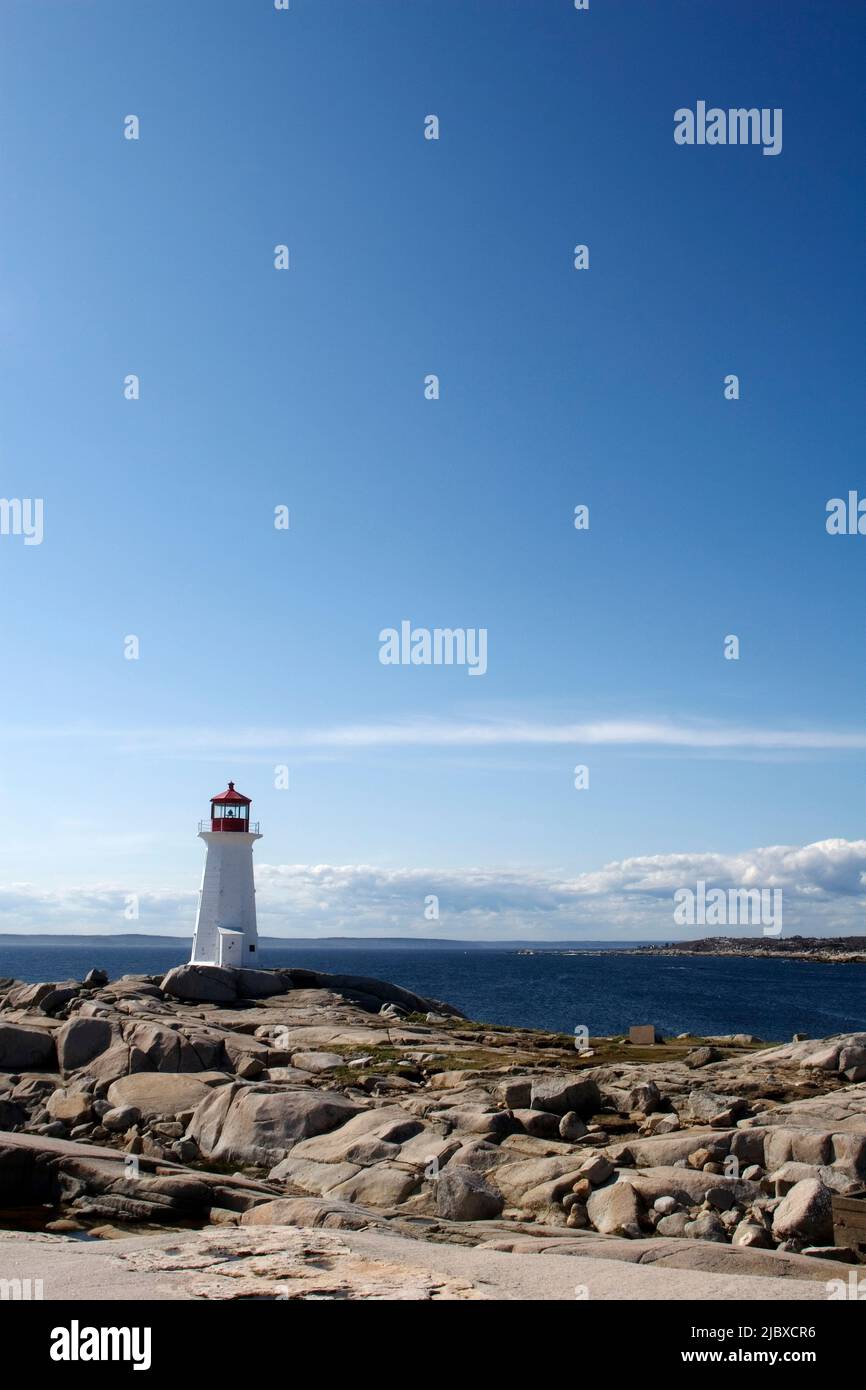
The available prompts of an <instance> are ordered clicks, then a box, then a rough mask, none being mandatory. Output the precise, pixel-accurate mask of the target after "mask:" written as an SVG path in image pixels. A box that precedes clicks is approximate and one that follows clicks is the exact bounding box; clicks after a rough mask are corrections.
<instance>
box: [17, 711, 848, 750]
mask: <svg viewBox="0 0 866 1390" xmlns="http://www.w3.org/2000/svg"><path fill="white" fill-rule="evenodd" d="M6 733H7V736H8V737H10V738H14V739H23V738H38V739H40V740H45V739H75V740H77V741H81V740H88V739H92V740H96V741H103V742H110V743H112V744H114V745H117V746H119V747H125V748H136V749H140V750H147V751H152V752H172V753H186V754H195V755H196V756H201V755H203V754H206V753H214V754H216V753H224V752H226V751H229V750H231V751H237V752H242V751H245V750H246V751H248V752H256V751H259V752H263V751H268V752H270V753H277V752H279V751H281V750H282V751H285V750H286V749H321V750H331V751H335V750H337V751H339V750H343V751H344V752H345V751H350V750H353V749H366V748H399V747H404V748H463V749H466V748H472V749H484V748H496V747H509V746H511V747H519V746H523V747H533V746H534V747H539V746H542V747H543V746H551V747H557V746H562V745H568V746H575V747H581V746H593V747H603V746H608V747H624V748H627V747H636V748H638V747H644V748H652V747H655V748H686V749H693V750H702V749H703V750H707V751H714V750H730V751H737V750H742V751H751V752H764V753H773V752H784V751H789V752H808V751H818V752H821V751H824V752H838V751H846V750H847V751H858V750H861V751H862V750H866V731H863V730H856V729H855V730H842V731H839V730H833V729H809V728H799V729H798V728H760V727H754V726H741V725H740V726H733V725H723V724H717V723H713V722H712V721H709V720H697V719H694V720H687V719H679V720H659V719H619V720H616V719H614V720H596V721H593V720H589V721H585V722H573V723H554V722H545V721H544V720H525V719H524V720H521V719H497V718H488V719H475V720H472V721H465V720H461V719H438V718H436V719H434V718H417V719H407V720H391V721H387V720H386V721H381V722H378V723H368V724H337V725H331V726H329V727H323V728H289V727H285V728H284V727H273V728H268V727H264V728H257V727H238V728H234V729H232V728H212V729H204V728H200V727H197V728H186V727H180V728H168V727H166V728H138V729H105V728H99V729H97V728H94V727H90V726H87V725H81V724H77V725H70V726H59V727H55V728H51V729H49V728H18V729H8V730H7V731H6Z"/></svg>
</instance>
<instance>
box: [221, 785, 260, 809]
mask: <svg viewBox="0 0 866 1390" xmlns="http://www.w3.org/2000/svg"><path fill="white" fill-rule="evenodd" d="M211 801H212V802H214V803H217V802H219V803H220V804H223V803H225V802H231V804H232V805H234V806H252V804H253V803H252V802H251V800H250V798H249V797H248V796H241V794H240V792H236V791H235V784H234V782H229V784H228V789H227V790H226V791H224V792H221V793H220V795H219V796H212V797H211Z"/></svg>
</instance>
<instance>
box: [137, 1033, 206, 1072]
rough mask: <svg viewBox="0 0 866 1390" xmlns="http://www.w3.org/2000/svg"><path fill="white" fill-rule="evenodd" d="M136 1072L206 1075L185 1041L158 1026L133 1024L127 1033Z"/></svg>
mask: <svg viewBox="0 0 866 1390" xmlns="http://www.w3.org/2000/svg"><path fill="white" fill-rule="evenodd" d="M124 1041H125V1042H127V1043H129V1046H130V1056H131V1059H132V1070H133V1071H204V1067H203V1066H202V1059H201V1057H200V1056H199V1054H198V1052H197V1051H196V1049H195V1048H194V1047H192V1046H191V1045H190V1043H189V1042H187V1040H186V1038H185V1037H184V1036H183V1035H182V1034H181V1033H178V1032H177V1031H176V1029H174V1028H166V1027H164V1026H163V1025H162V1024H159V1023H134V1024H132V1025H128V1026H127V1027H126V1028H125V1029H124Z"/></svg>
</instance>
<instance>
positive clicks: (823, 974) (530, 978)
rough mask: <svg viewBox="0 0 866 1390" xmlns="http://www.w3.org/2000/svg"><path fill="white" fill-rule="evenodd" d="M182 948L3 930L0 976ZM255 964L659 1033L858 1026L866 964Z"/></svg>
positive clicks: (357, 959) (119, 968)
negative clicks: (63, 939)
mask: <svg viewBox="0 0 866 1390" xmlns="http://www.w3.org/2000/svg"><path fill="white" fill-rule="evenodd" d="M188 958H189V944H188V943H184V942H177V941H170V942H165V943H156V942H152V943H151V942H149V943H147V944H144V945H138V944H129V943H127V942H123V943H120V942H108V941H100V942H99V943H98V944H88V945H86V946H83V945H80V944H76V943H70V944H68V945H67V944H66V943H64V944H63V945H30V944H20V943H19V942H18V941H16V942H15V944H11V943H10V944H9V945H6V944H5V943H4V941H3V938H2V937H0V976H12V977H13V978H14V979H19V980H27V981H38V980H63V979H70V978H73V979H80V978H82V976H83V975H84V974H86V972H87V971H88V970H90V969H91V968H92V967H94V966H99V967H101V968H102V969H104V970H106V971H107V972H108V974H109V976H110V977H111V978H112V979H116V978H117V977H118V976H120V975H124V974H139V973H147V974H160V973H162V972H163V971H166V970H169V969H170V968H171V967H172V966H173V965H178V964H179V963H180V962H182V961H185V960H187V959H188ZM259 965H260V966H263V967H267V966H284V967H285V966H303V967H305V968H307V969H312V970H327V971H331V972H333V973H338V974H354V975H372V976H375V977H377V978H379V979H386V980H392V981H394V982H395V983H396V984H400V985H404V986H405V987H406V988H408V989H412V990H416V991H417V992H418V993H419V994H425V995H432V996H433V997H435V998H438V999H445V1000H448V1001H449V1002H450V1003H452V1004H455V1005H456V1006H457V1008H459V1009H461V1010H462V1011H463V1012H464V1013H465V1014H467V1016H468V1017H469V1018H472V1019H477V1020H479V1021H483V1022H487V1023H503V1024H514V1025H518V1026H524V1027H531V1028H549V1029H555V1030H557V1031H560V1032H564V1033H572V1032H573V1031H574V1029H575V1028H576V1027H579V1026H584V1025H585V1026H586V1027H587V1028H588V1029H589V1032H590V1034H591V1035H592V1036H598V1035H605V1034H612V1033H620V1032H623V1031H625V1030H626V1029H627V1028H628V1027H629V1026H630V1025H631V1024H633V1023H654V1024H655V1025H656V1027H657V1028H659V1029H660V1030H661V1031H662V1032H663V1033H665V1034H666V1035H668V1036H670V1035H672V1034H677V1033H686V1032H688V1033H696V1034H699V1035H706V1034H714V1033H754V1034H755V1035H756V1036H757V1037H760V1038H766V1039H767V1040H777V1039H784V1040H787V1039H789V1038H790V1037H791V1035H792V1034H793V1033H806V1034H808V1035H811V1036H813V1037H826V1036H827V1035H828V1034H830V1033H839V1032H848V1031H854V1030H859V1031H866V965H817V964H816V965H812V964H807V963H803V962H800V961H785V960H777V961H774V960H750V959H735V958H708V957H701V958H697V957H696V958H693V959H689V960H686V959H684V958H682V957H681V958H679V959H675V958H671V957H659V956H654V957H653V956H635V955H618V954H612V953H611V951H610V950H598V951H593V952H586V953H581V954H580V955H574V956H564V955H558V954H554V953H553V952H551V951H538V952H537V953H536V954H534V955H520V954H519V952H518V951H517V950H514V949H507V948H503V949H501V950H500V949H492V948H486V949H484V950H474V949H471V948H465V949H464V948H455V949H447V948H444V947H441V948H439V949H437V950H429V949H418V948H415V949H412V948H406V947H399V948H396V947H395V948H394V949H391V948H387V947H386V948H382V947H377V948H376V949H369V948H365V947H363V946H358V947H351V948H347V947H344V946H331V945H329V944H323V945H317V944H306V943H303V944H299V943H296V942H295V943H292V942H287V943H286V945H285V946H282V945H280V946H277V945H274V944H268V943H262V945H261V948H260V956H259Z"/></svg>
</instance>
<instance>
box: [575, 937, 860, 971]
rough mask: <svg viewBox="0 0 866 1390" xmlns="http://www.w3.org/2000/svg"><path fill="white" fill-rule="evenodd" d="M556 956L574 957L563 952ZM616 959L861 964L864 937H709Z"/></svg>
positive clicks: (621, 950) (639, 949) (627, 951)
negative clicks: (735, 958)
mask: <svg viewBox="0 0 866 1390" xmlns="http://www.w3.org/2000/svg"><path fill="white" fill-rule="evenodd" d="M558 954H559V955H569V956H570V955H577V954H579V950H575V949H573V948H569V949H563V950H561V951H559V952H558ZM613 954H614V955H618V956H740V957H747V958H749V959H751V960H800V961H808V962H809V963H810V964H811V965H822V964H823V965H863V964H864V963H866V936H785V937H769V936H745V937H734V936H709V937H698V938H697V939H696V940H694V941H680V942H674V941H665V942H660V941H659V942H651V943H649V944H648V945H641V946H638V945H634V946H627V947H626V946H620V947H617V948H615V950H614V952H613Z"/></svg>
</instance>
